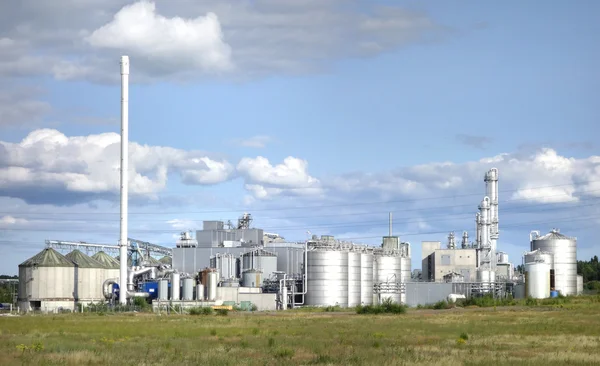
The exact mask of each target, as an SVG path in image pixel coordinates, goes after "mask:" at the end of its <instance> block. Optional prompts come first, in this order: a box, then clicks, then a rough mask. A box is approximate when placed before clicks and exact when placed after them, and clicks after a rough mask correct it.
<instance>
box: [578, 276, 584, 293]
mask: <svg viewBox="0 0 600 366" xmlns="http://www.w3.org/2000/svg"><path fill="white" fill-rule="evenodd" d="M582 294H583V276H581V275H577V295H582Z"/></svg>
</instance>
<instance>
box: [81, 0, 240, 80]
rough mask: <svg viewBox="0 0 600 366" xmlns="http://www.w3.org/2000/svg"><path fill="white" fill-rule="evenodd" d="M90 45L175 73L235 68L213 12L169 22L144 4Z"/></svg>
mask: <svg viewBox="0 0 600 366" xmlns="http://www.w3.org/2000/svg"><path fill="white" fill-rule="evenodd" d="M86 41H87V42H89V43H90V44H91V45H92V46H94V47H97V48H109V49H116V50H119V51H121V52H125V53H132V54H133V55H136V56H138V57H139V58H140V59H142V58H148V59H151V60H154V62H156V63H160V64H162V65H168V67H169V68H172V69H174V70H177V69H180V68H184V69H185V68H192V69H194V68H196V69H199V70H203V71H227V70H230V69H232V68H233V62H232V59H231V47H230V46H229V45H228V44H227V43H225V42H224V40H223V34H222V31H221V25H220V23H219V19H218V17H217V15H216V14H214V13H212V12H209V13H208V14H206V16H199V17H197V18H194V19H184V18H181V17H172V18H167V17H164V16H162V15H159V14H157V12H156V5H155V4H154V3H153V2H149V1H145V0H143V1H139V2H136V3H134V4H131V5H128V6H125V7H123V8H122V9H121V10H119V12H118V13H117V14H115V16H114V19H113V20H112V21H111V22H110V23H108V24H105V25H103V26H102V27H100V28H98V29H96V30H95V31H93V32H92V34H91V35H90V36H89V37H86Z"/></svg>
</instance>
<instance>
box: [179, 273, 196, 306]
mask: <svg viewBox="0 0 600 366" xmlns="http://www.w3.org/2000/svg"><path fill="white" fill-rule="evenodd" d="M182 282H183V286H181V288H182V294H181V295H182V297H181V298H182V300H185V301H192V300H194V279H192V278H184V279H183V281H182Z"/></svg>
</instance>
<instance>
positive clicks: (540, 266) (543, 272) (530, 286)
mask: <svg viewBox="0 0 600 366" xmlns="http://www.w3.org/2000/svg"><path fill="white" fill-rule="evenodd" d="M525 296H526V297H532V298H534V299H545V298H548V297H550V264H548V263H544V262H532V263H525Z"/></svg>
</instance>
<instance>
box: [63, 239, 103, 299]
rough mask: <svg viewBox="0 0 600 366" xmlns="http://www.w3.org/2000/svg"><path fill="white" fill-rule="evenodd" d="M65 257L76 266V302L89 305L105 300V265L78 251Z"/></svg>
mask: <svg viewBox="0 0 600 366" xmlns="http://www.w3.org/2000/svg"><path fill="white" fill-rule="evenodd" d="M65 257H66V258H67V259H69V260H70V261H71V262H73V264H75V272H74V276H75V282H74V284H75V289H74V295H75V300H76V301H80V302H85V303H87V302H95V301H99V300H101V299H104V295H103V294H102V283H103V282H104V280H105V278H104V276H105V269H104V266H103V264H102V263H100V262H98V261H97V260H95V259H93V258H91V257H89V256H87V255H86V254H84V253H82V252H81V251H80V250H77V249H75V250H73V251H72V252H70V253H69V254H67V255H65Z"/></svg>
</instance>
